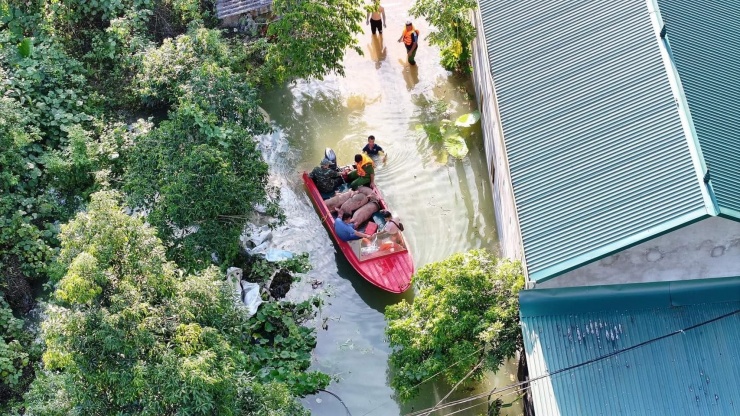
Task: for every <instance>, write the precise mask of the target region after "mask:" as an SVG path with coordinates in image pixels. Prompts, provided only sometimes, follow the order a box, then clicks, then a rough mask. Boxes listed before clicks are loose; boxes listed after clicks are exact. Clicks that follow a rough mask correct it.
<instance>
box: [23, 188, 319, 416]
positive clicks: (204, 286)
mask: <svg viewBox="0 0 740 416" xmlns="http://www.w3.org/2000/svg"><path fill="white" fill-rule="evenodd" d="M119 198H120V197H119V196H118V195H117V194H116V193H113V192H99V193H96V194H94V195H93V196H92V201H91V203H90V206H89V208H88V210H87V212H84V213H80V214H78V215H77V217H76V218H75V219H74V220H73V221H72V222H70V223H69V224H67V225H65V226H63V227H62V232H61V233H60V240H61V250H60V252H59V264H58V268H57V270H58V271H59V275H58V276H57V278H56V279H54V282H55V284H54V287H55V290H54V293H53V299H52V304H51V305H50V306H49V308H48V309H47V314H48V319H47V320H45V321H44V323H43V325H42V337H43V340H44V342H45V344H46V352H45V353H44V355H43V363H44V371H43V374H42V376H40V377H39V378H37V379H36V380H35V381H34V383H33V386H32V388H31V389H30V391H29V393H28V394H27V396H26V406H27V412H28V413H29V414H67V411H69V413H74V414H90V415H98V414H100V415H102V414H142V415H161V414H188V415H199V414H201V415H211V414H223V415H238V414H254V415H265V416H267V415H270V416H272V415H302V414H305V411H304V410H303V409H302V408H301V406H300V405H299V404H298V403H297V402H296V401H295V400H294V399H293V397H294V395H295V394H306V393H308V392H312V391H315V390H316V389H318V388H322V387H325V386H326V384H328V381H329V378H328V376H326V375H324V374H321V373H317V372H305V370H306V369H307V368H308V365H309V363H310V349H312V348H313V346H314V345H315V339H314V337H313V333H312V332H311V331H310V330H308V329H306V328H304V330H303V331H285V332H281V331H279V330H278V329H276V328H275V327H274V326H277V325H274V326H273V324H277V322H282V323H283V325H288V326H290V325H293V326H298V325H299V324H298V323H296V322H295V321H293V319H292V316H291V315H289V314H280V315H279V319H277V320H265V319H261V318H252V319H249V318H247V316H246V315H245V311H244V309H243V308H239V307H238V306H237V305H236V303H235V302H234V298H233V294H232V289H231V288H230V287H228V286H227V284H226V282H225V281H224V279H223V276H222V275H221V274H220V272H219V271H218V270H217V269H215V268H213V267H211V268H209V269H206V270H204V271H203V272H201V273H198V274H195V275H187V274H186V273H184V271H182V270H180V269H178V267H177V266H176V265H175V264H174V263H172V262H169V261H168V260H167V259H166V257H165V250H164V247H163V246H162V243H161V241H160V240H159V239H158V238H157V236H156V234H155V230H154V229H152V228H150V227H149V226H147V225H144V224H143V222H142V221H141V220H140V219H137V218H134V217H130V216H128V215H126V214H125V213H124V212H123V211H122V210H121V208H120V206H119V205H118V199H119ZM303 307H304V308H310V306H308V305H304V306H303ZM263 308H264V306H263V307H262V308H261V309H260V312H264V311H265V309H263ZM269 310H274V306H273V307H272V309H267V311H269ZM267 313H269V312H267ZM268 325H269V326H270V327H271V328H270V329H272V330H273V332H272V333H271V338H272V339H271V340H269V341H268V342H260V341H259V340H261V339H264V338H265V336H266V334H267V332H260V331H264V326H268ZM278 338H280V340H285V343H286V344H291V345H293V347H289V348H285V346H283V348H279V349H278V353H277V354H275V353H274V351H275V350H276V345H275V342H277V340H278ZM306 348H308V352H307V351H306ZM264 357H269V360H270V361H269V363H268V362H267V361H266V360H265V358H264ZM268 364H269V367H268ZM265 368H274V369H275V373H276V374H279V377H277V376H275V374H273V373H272V372H271V371H269V370H268V371H263V370H265ZM296 380H300V381H301V382H302V383H303V384H299V383H295V381H296ZM288 382H292V384H291V383H288ZM297 392H298V393H297ZM50 403H55V406H54V407H50V405H49V404H50Z"/></svg>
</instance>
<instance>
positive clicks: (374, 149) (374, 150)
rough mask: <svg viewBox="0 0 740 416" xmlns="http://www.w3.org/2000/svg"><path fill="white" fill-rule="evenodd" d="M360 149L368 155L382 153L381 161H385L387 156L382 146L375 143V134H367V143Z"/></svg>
mask: <svg viewBox="0 0 740 416" xmlns="http://www.w3.org/2000/svg"><path fill="white" fill-rule="evenodd" d="M362 151H363V152H364V153H367V155H368V156H377V155H378V153H383V162H384V163H385V159H386V158H387V154H386V153H385V150H383V148H382V147H380V146H378V145H377V144H375V136H373V135H372V134H371V135H369V136H367V144H366V145H365V147H363V148H362Z"/></svg>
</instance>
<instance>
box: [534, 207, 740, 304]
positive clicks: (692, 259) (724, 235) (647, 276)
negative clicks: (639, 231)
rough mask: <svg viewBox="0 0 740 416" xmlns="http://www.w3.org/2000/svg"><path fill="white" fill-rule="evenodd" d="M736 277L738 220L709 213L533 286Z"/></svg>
mask: <svg viewBox="0 0 740 416" xmlns="http://www.w3.org/2000/svg"><path fill="white" fill-rule="evenodd" d="M730 276H740V222H737V221H732V220H727V219H724V218H719V217H710V218H708V219H706V220H703V221H699V222H697V223H694V224H691V225H689V226H686V227H683V228H680V229H678V230H676V231H673V232H671V233H668V234H665V235H663V236H661V237H657V238H654V239H652V240H649V241H646V242H644V243H642V244H638V245H636V246H634V247H632V248H629V249H627V250H623V251H621V252H619V253H617V254H613V255H611V256H609V257H605V258H603V259H601V260H598V261H595V262H593V263H589V264H587V265H585V266H582V267H580V268H578V269H576V270H573V271H570V272H568V273H565V274H563V275H560V276H558V277H555V278H553V279H551V280H548V281H546V282H544V283H539V284H537V288H538V289H539V288H550V287H568V286H594V285H608V284H620V283H644V282H663V281H671V280H690V279H706V278H713V277H730Z"/></svg>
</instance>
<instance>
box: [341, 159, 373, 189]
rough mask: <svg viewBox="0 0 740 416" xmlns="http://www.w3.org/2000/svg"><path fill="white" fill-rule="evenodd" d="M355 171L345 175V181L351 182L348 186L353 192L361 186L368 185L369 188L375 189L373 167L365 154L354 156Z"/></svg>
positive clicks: (371, 161)
mask: <svg viewBox="0 0 740 416" xmlns="http://www.w3.org/2000/svg"><path fill="white" fill-rule="evenodd" d="M355 164H356V166H357V169H356V170H353V171H352V172H350V173H349V174H348V175H347V179H348V180H349V181H351V183H350V184H349V186H351V187H352V189H353V190H357V188H359V187H360V186H362V185H368V186H370V187H371V188H374V187H375V166H374V163H373V160H372V159H370V156H368V155H366V154H361V155H360V154H357V155H355Z"/></svg>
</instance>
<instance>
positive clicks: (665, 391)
mask: <svg viewBox="0 0 740 416" xmlns="http://www.w3.org/2000/svg"><path fill="white" fill-rule="evenodd" d="M717 281H718V282H719V284H711V283H710V284H709V285H708V286H701V283H698V284H697V283H695V282H684V283H687V287H686V288H684V289H683V290H681V289H680V288H679V291H682V292H683V293H682V294H678V295H676V294H674V293H673V290H674V288H675V287H676V285H677V284H676V283H670V284H666V283H661V284H659V285H649V284H640V285H633V286H631V287H626V286H619V287H612V288H609V287H600V288H590V289H591V290H592V292H589V288H586V289H578V290H573V289H566V290H563V289H560V290H552V289H551V290H548V289H544V290H528V291H523V292H521V299H520V302H521V306H522V330H523V334H524V342H525V350H526V354H527V363H528V368H529V377H530V379H534V378H536V377H538V376H542V375H546V374H552V373H555V372H557V371H558V370H561V369H566V368H570V367H571V366H577V365H579V364H581V363H587V362H590V363H589V364H586V365H583V366H578V367H576V368H574V369H571V370H567V371H562V372H559V373H557V374H555V375H553V376H551V377H545V378H542V379H540V380H537V381H533V382H532V383H531V388H532V393H533V397H534V406H535V413H536V414H538V415H548V416H557V415H589V416H596V415H609V416H613V415H629V416H640V415H645V416H656V415H672V416H674V415H717V416H725V415H737V414H740V348H738V345H740V313H737V312H738V311H740V280H739V279H737V278H735V279H717ZM706 282H707V281H703V283H706ZM678 286H680V284H679V285H678ZM593 289H596V293H594V292H593ZM730 295H731V296H730ZM717 297H720V298H721V299H720V300H722V302H716V303H701V302H714V301H715V300H718V299H717ZM675 298H679V300H678V301H677V300H676V299H675ZM730 298H732V299H733V300H729V299H730ZM681 299H682V301H681ZM543 309H544V310H547V309H550V310H551V312H549V313H548V314H545V315H542V314H541V312H542V311H543ZM712 320H714V321H712ZM709 321H712V322H709ZM707 322H708V323H707ZM703 323H706V324H703ZM702 324H703V325H702ZM692 326H697V327H695V328H692V329H687V328H691V327H692ZM681 330H684V331H683V332H680V331H681ZM671 334H673V335H671ZM661 337H663V338H662V339H659V340H657V341H654V342H650V341H651V340H655V339H656V338H661ZM641 343H646V344H644V345H639V344H641ZM635 346H637V347H635ZM633 347H634V348H633ZM630 348H632V349H630ZM624 350H626V351H624ZM609 354H613V355H611V356H610V357H609V358H604V359H599V358H600V357H604V356H606V355H609Z"/></svg>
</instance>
